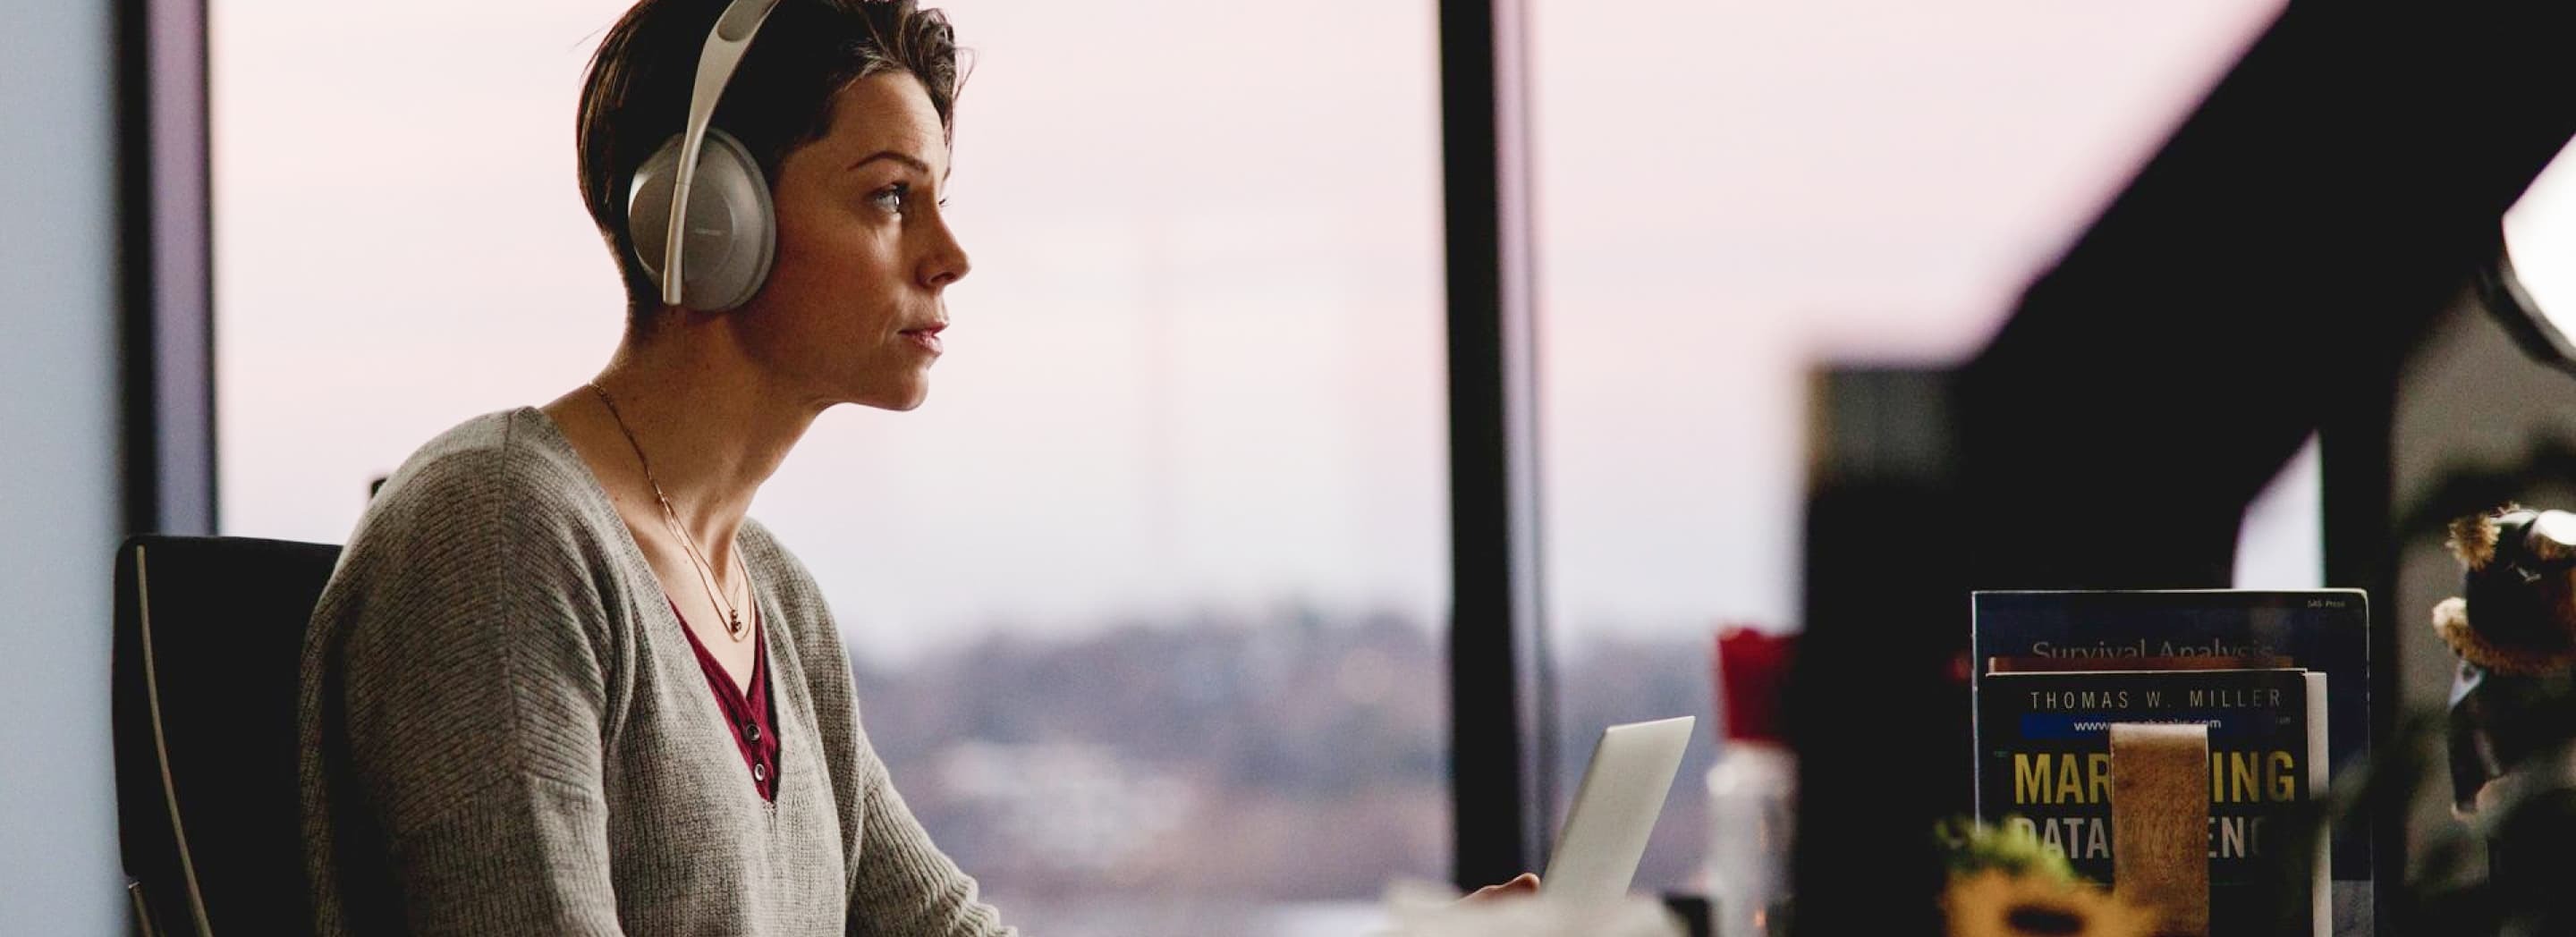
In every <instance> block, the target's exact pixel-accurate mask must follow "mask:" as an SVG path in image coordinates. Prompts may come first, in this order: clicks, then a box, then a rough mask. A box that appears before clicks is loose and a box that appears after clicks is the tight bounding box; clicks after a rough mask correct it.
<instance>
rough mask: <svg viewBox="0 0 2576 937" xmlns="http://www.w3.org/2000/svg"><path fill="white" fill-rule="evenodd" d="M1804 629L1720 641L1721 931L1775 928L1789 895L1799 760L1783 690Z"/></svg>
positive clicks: (1716, 817) (1713, 870)
mask: <svg viewBox="0 0 2576 937" xmlns="http://www.w3.org/2000/svg"><path fill="white" fill-rule="evenodd" d="M1797 642H1798V638H1797V636H1796V635H1773V634H1766V633H1763V632H1761V631H1756V630H1754V629H1751V628H1743V627H1732V628H1727V629H1725V630H1724V631H1721V632H1719V634H1718V638H1717V668H1716V669H1717V689H1718V698H1719V701H1720V706H1719V709H1718V716H1719V719H1720V722H1721V723H1722V726H1723V727H1722V731H1723V732H1724V733H1725V739H1724V742H1723V744H1722V745H1721V746H1720V747H1719V749H1718V756H1717V764H1715V765H1713V766H1711V767H1710V768H1709V769H1708V812H1709V829H1708V833H1709V840H1708V891H1709V896H1710V897H1711V898H1712V899H1714V901H1713V904H1714V905H1715V907H1716V916H1717V920H1716V932H1717V937H1765V935H1768V934H1771V933H1773V929H1772V928H1773V925H1774V923H1775V922H1776V921H1777V919H1778V917H1779V915H1780V914H1781V912H1782V909H1783V907H1784V905H1785V903H1786V900H1787V898H1788V897H1789V896H1788V893H1787V886H1788V870H1789V838H1790V835H1791V833H1792V832H1793V830H1794V819H1793V818H1794V817H1795V816H1796V810H1797V807H1796V805H1797V793H1798V792H1797V784H1798V780H1797V778H1798V768H1797V761H1796V759H1794V758H1793V757H1791V756H1790V754H1789V748H1788V743H1787V741H1786V739H1785V736H1784V735H1783V733H1782V732H1781V726H1780V715H1779V714H1780V687H1781V684H1782V683H1784V682H1785V681H1786V680H1787V679H1788V675H1789V659H1790V657H1791V655H1793V654H1794V653H1795V652H1796V648H1797Z"/></svg>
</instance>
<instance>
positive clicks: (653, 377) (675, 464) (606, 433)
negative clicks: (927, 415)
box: [541, 313, 821, 578]
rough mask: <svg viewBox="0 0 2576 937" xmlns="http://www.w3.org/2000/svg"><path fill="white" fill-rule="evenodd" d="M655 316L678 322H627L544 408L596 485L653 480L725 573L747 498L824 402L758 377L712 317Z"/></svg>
mask: <svg viewBox="0 0 2576 937" xmlns="http://www.w3.org/2000/svg"><path fill="white" fill-rule="evenodd" d="M664 315H665V317H666V318H667V319H670V320H686V321H666V322H665V323H664V324H663V325H662V326H661V327H660V328H658V329H656V330H655V331H654V334H652V335H649V336H646V335H640V334H638V333H637V332H636V331H635V330H629V332H628V334H627V337H626V339H625V340H624V341H623V342H621V343H619V345H618V348H617V353H616V355H614V356H613V357H611V358H610V359H609V362H608V366H607V367H605V368H603V369H601V370H600V372H599V375H598V376H597V377H595V378H593V379H592V380H591V384H590V385H589V386H585V387H579V388H575V389H573V390H572V391H570V392H567V393H565V394H564V395H563V396H561V397H557V398H555V400H554V401H552V402H550V403H547V404H546V405H545V406H544V407H542V408H541V409H543V410H544V411H545V412H546V415H547V416H549V417H551V418H553V419H554V421H555V423H556V425H557V426H558V427H560V428H561V429H562V430H563V432H564V434H565V436H566V437H567V438H568V439H570V440H571V441H572V442H573V443H574V448H575V449H576V450H578V451H580V452H581V454H582V456H583V459H584V460H585V461H587V462H589V463H590V468H591V472H592V474H594V475H597V476H598V477H599V480H600V483H601V485H602V486H604V487H608V488H609V489H610V490H611V491H612V492H616V491H620V490H623V491H624V492H625V493H626V494H628V495H629V496H631V497H640V498H643V499H652V498H653V497H654V493H653V488H654V486H655V485H656V484H658V485H659V487H660V488H661V494H662V496H664V497H667V498H669V499H670V506H671V510H672V512H673V513H675V514H677V515H679V519H680V524H681V526H682V528H683V529H684V530H686V531H687V533H688V536H689V537H690V539H691V540H692V541H694V543H695V545H696V546H697V547H698V548H699V549H701V550H703V551H705V552H706V560H707V562H708V563H709V564H710V565H712V566H713V567H714V568H715V569H716V570H718V571H722V570H728V569H730V568H731V566H732V553H733V542H734V534H735V532H736V531H739V530H740V529H741V528H742V519H743V516H744V514H746V513H747V512H749V511H750V510H751V502H752V498H753V496H754V495H756V494H758V493H759V491H760V486H761V483H763V482H766V481H768V480H769V476H770V475H771V474H773V473H775V472H777V471H778V466H779V463H781V462H783V461H785V460H786V458H787V453H788V451H789V450H791V449H793V448H795V446H796V442H797V440H799V439H802V438H803V437H804V435H805V431H806V429H807V428H809V427H811V426H812V425H813V423H814V417H815V416H816V415H817V414H819V413H820V412H821V407H820V406H819V405H818V404H815V403H811V402H807V401H804V400H801V399H798V398H797V396H796V395H795V394H794V393H793V392H792V391H789V390H787V389H785V388H781V387H777V386H773V385H772V384H770V383H769V382H767V381H766V380H764V378H763V375H762V374H761V373H760V369H759V368H758V367H756V366H755V365H754V364H753V363H752V362H751V361H750V360H749V359H748V358H746V357H745V356H744V355H743V354H742V352H741V347H740V345H738V344H737V343H735V342H734V341H733V335H732V331H731V330H730V329H727V328H725V327H724V324H723V322H722V319H721V317H720V316H705V315H700V314H695V313H679V314H671V313H665V314H664ZM594 388H596V390H594ZM602 392H604V396H605V397H606V398H607V399H606V400H605V401H604V400H602V399H601V398H602V397H603V393H602ZM612 402H613V405H614V408H613V410H612V408H611V403H612ZM630 436H631V441H630ZM639 449H640V450H641V451H642V456H641V458H640V459H639V457H638V455H637V450H639ZM648 467H649V474H648ZM648 503H649V500H648ZM653 510H654V511H656V512H658V511H659V510H660V508H659V506H658V505H656V506H655V507H654V508H653ZM720 578H729V577H723V576H721V574H720Z"/></svg>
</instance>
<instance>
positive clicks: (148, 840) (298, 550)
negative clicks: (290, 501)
mask: <svg viewBox="0 0 2576 937" xmlns="http://www.w3.org/2000/svg"><path fill="white" fill-rule="evenodd" d="M339 558H340V548H339V547H335V546H327V545H323V544H314V543H289V542H286V541H281V540H248V539H241V538H235V537H161V536H144V537H134V538H132V539H129V540H127V541H125V544H124V545H123V546H122V547H119V548H118V550H117V556H116V652H115V653H116V657H115V662H114V668H115V676H114V681H115V689H114V693H115V708H116V809H117V826H118V830H119V838H120V839H121V840H122V844H123V850H124V857H125V874H126V877H127V878H128V879H129V880H130V884H129V885H128V889H129V892H130V894H131V895H132V897H133V899H134V905H135V912H136V918H137V920H138V923H139V925H140V926H141V928H142V930H143V932H144V933H145V934H147V935H161V934H191V935H196V937H212V935H214V934H215V933H217V932H220V933H222V934H225V935H226V937H232V935H259V937H267V935H272V934H280V935H297V934H309V933H312V930H313V925H312V914H311V911H310V903H309V902H308V900H307V899H306V887H305V882H304V848H303V836H302V831H301V829H300V828H299V823H298V819H297V812H298V811H297V797H298V787H297V784H296V770H297V767H296V752H297V748H296V719H295V707H296V683H297V677H298V673H299V671H300V662H301V660H302V657H303V651H304V625H305V621H306V619H308V618H310V617H311V616H312V614H313V604H314V602H315V601H316V600H318V599H319V598H320V597H321V595H322V586H323V584H324V583H326V582H328V581H329V580H330V578H331V569H332V566H333V564H335V563H337V562H339Z"/></svg>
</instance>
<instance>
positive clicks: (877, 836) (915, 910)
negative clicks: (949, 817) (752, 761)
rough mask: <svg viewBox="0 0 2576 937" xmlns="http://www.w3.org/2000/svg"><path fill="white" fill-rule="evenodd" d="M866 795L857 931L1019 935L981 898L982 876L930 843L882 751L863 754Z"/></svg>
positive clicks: (854, 916) (854, 875) (856, 882)
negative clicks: (967, 870)
mask: <svg viewBox="0 0 2576 937" xmlns="http://www.w3.org/2000/svg"><path fill="white" fill-rule="evenodd" d="M861 760H862V771H864V772H865V774H866V779H867V782H866V783H867V787H866V791H867V795H866V801H865V803H863V804H862V805H861V808H860V809H861V816H862V818H863V825H862V827H861V833H860V846H859V855H858V856H857V859H856V862H854V863H853V866H852V868H851V870H850V927H849V933H850V934H851V935H852V937H861V935H865V937H1013V935H1016V934H1017V933H1018V932H1017V931H1015V930H1012V929H1011V928H1007V927H1004V926H1002V921H1001V915H1000V914H998V913H996V912H995V911H994V910H993V908H992V907H991V906H990V905H986V904H984V903H983V902H982V901H980V900H978V898H977V897H976V886H975V880H974V879H972V878H969V877H967V875H966V873H965V872H963V871H960V870H959V869H958V868H957V863H955V862H952V861H949V858H948V856H947V854H945V853H942V852H940V851H939V847H937V846H934V845H932V844H931V842H930V834H929V833H927V832H925V831H923V830H922V828H921V823H920V822H919V821H917V820H914V819H913V816H912V810H911V808H909V807H906V806H904V804H903V795H901V794H898V793H895V789H894V782H893V781H892V780H890V779H889V778H888V777H887V776H886V770H885V764H884V763H883V762H880V761H878V760H877V758H876V753H874V752H866V753H863V754H862V756H861Z"/></svg>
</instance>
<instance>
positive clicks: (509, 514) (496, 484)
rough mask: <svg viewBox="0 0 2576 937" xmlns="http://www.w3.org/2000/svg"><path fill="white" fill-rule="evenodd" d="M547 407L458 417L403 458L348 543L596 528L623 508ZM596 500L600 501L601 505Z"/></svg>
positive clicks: (403, 543) (452, 540)
mask: <svg viewBox="0 0 2576 937" xmlns="http://www.w3.org/2000/svg"><path fill="white" fill-rule="evenodd" d="M597 484H598V483H597V482H596V481H593V480H592V479H591V476H590V470H589V468H588V467H587V466H585V465H583V464H582V462H581V456H580V455H579V454H578V453H576V452H574V451H573V449H572V446H571V444H570V443H568V442H565V441H564V439H563V436H562V434H561V433H559V432H557V431H556V430H555V428H554V424H553V423H552V421H550V420H548V419H547V417H546V416H545V414H544V413H542V412H540V411H538V410H536V409H535V408H533V407H519V408H516V409H512V410H501V411H496V412H492V413H486V414H483V415H480V416H476V417H474V418H472V419H468V420H466V421H464V422H462V423H459V424H457V425H455V426H453V427H451V428H449V429H447V430H446V431H444V432H441V433H439V434H438V435H437V436H434V437H432V438H431V439H430V440H429V441H428V442H426V443H423V444H422V445H421V447H420V448H419V449H418V450H415V451H414V452H413V453H412V454H411V456H410V457H409V458H406V459H404V460H403V463H402V465H401V466H400V467H399V468H396V469H395V470H394V472H393V474H392V475H390V476H388V477H387V478H386V479H385V482H384V484H383V486H382V487H380V488H379V489H378V490H377V491H376V493H375V495H374V497H373V498H372V499H371V500H370V501H369V502H368V505H367V509H366V512H365V513H364V514H363V515H361V517H360V518H359V521H358V526H357V528H356V529H355V530H353V531H352V532H351V533H350V537H349V544H348V548H349V549H351V550H353V551H355V550H361V549H365V550H370V551H373V550H382V549H396V550H400V549H406V548H415V547H423V546H434V545H442V544H443V545H451V546H453V545H463V544H470V543H474V542H477V541H482V540H486V539H489V538H487V537H485V536H479V535H491V536H493V537H497V536H499V535H501V534H503V533H504V532H505V531H506V532H508V533H511V534H514V535H517V536H525V535H527V534H529V533H535V532H540V531H547V530H552V531H554V532H556V533H559V534H571V533H575V532H577V531H579V530H582V529H585V528H588V527H592V526H596V524H597V523H599V521H600V518H599V517H597V516H594V515H599V514H601V513H602V512H603V511H605V512H607V515H606V516H607V517H608V519H610V520H614V517H615V515H614V509H612V508H608V507H607V506H606V505H605V501H604V499H603V498H602V497H601V496H600V495H599V494H598V493H597V491H596V487H597ZM592 502H599V503H598V504H593V503H592Z"/></svg>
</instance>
